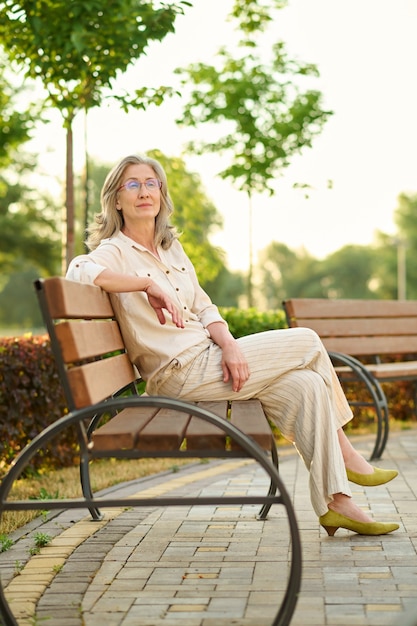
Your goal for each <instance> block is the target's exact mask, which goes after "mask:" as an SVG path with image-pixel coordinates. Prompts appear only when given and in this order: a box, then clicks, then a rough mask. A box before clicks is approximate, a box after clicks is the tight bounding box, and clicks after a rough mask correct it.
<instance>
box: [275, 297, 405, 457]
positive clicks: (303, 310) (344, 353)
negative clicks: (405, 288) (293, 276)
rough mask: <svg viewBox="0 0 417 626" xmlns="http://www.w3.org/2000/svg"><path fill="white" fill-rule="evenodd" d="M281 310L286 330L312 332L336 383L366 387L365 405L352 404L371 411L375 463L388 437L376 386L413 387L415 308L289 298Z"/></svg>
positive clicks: (384, 402) (373, 302) (399, 302)
mask: <svg viewBox="0 0 417 626" xmlns="http://www.w3.org/2000/svg"><path fill="white" fill-rule="evenodd" d="M283 305H284V309H285V313H286V317H287V322H288V326H290V327H295V326H304V327H307V328H312V329H313V330H315V331H316V332H317V334H318V335H319V336H320V338H321V339H322V341H323V344H324V346H325V347H326V349H327V351H328V352H329V354H330V357H331V358H332V360H333V362H334V364H335V366H336V371H337V372H338V375H339V377H340V378H341V381H342V382H351V381H352V377H355V378H356V379H358V380H361V381H362V382H363V383H364V384H365V385H366V387H367V389H368V391H369V393H370V395H371V398H372V399H371V402H370V403H369V404H368V403H366V402H358V403H356V404H360V405H361V406H363V405H369V406H372V407H373V408H374V409H375V412H376V415H377V426H378V430H377V436H376V442H375V447H374V450H373V452H372V455H371V458H372V459H375V458H379V457H380V456H381V455H382V453H383V451H384V448H385V445H386V442H387V440H388V432H389V414H388V413H389V412H388V403H387V400H386V396H385V393H384V391H383V389H382V387H381V383H384V382H395V381H403V380H408V381H413V382H415V381H417V302H416V301H402V300H347V299H340V300H328V299H324V298H290V299H288V300H285V301H284V302H283ZM414 397H415V396H414ZM351 404H355V403H354V402H351Z"/></svg>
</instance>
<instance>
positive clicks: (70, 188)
mask: <svg viewBox="0 0 417 626" xmlns="http://www.w3.org/2000/svg"><path fill="white" fill-rule="evenodd" d="M65 208H66V240H65V241H64V246H63V263H64V265H65V272H66V270H67V268H68V265H69V263H70V261H71V259H73V258H74V250H75V247H74V221H75V219H74V214H75V211H74V164H73V134H72V120H69V121H68V126H67V163H66V193H65Z"/></svg>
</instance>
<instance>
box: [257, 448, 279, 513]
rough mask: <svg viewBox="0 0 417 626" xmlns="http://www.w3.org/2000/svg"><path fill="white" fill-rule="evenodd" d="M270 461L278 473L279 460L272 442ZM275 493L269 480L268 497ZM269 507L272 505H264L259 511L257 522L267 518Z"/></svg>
mask: <svg viewBox="0 0 417 626" xmlns="http://www.w3.org/2000/svg"><path fill="white" fill-rule="evenodd" d="M271 460H272V463H273V464H274V467H276V468H277V471H278V470H279V458H278V452H277V448H276V445H275V442H274V441H273V442H272V446H271ZM276 492H277V486H276V484H275V483H274V481H273V480H272V479H271V482H270V484H269V490H268V496H274V495H275V494H276ZM271 506H272V504H264V505H263V507H262V508H261V510H260V511H259V513H258V515H257V518H258V519H259V520H264V519H266V518H267V517H268V513H269V510H270V508H271Z"/></svg>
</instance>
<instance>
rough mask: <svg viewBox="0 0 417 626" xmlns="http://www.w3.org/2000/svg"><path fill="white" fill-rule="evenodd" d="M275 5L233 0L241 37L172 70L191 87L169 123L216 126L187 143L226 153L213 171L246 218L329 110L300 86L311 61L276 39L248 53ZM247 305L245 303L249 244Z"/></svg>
mask: <svg viewBox="0 0 417 626" xmlns="http://www.w3.org/2000/svg"><path fill="white" fill-rule="evenodd" d="M283 4H284V3H283V2H272V3H271V2H269V3H268V2H267V3H265V2H264V3H261V2H260V3H251V2H244V1H243V0H240V1H236V2H235V5H234V8H233V11H232V16H233V17H234V18H235V19H237V21H238V24H239V27H240V30H241V32H242V36H243V38H242V40H241V41H240V42H239V44H238V46H237V49H236V51H234V53H233V54H231V53H230V52H228V51H227V50H226V49H225V48H222V49H220V51H219V52H218V54H217V58H218V62H217V64H216V65H206V64H204V63H196V64H193V65H190V66H189V67H188V68H186V69H179V70H177V72H178V73H179V74H180V75H181V76H182V85H183V88H184V90H186V89H187V86H188V85H190V84H194V85H195V88H194V89H192V91H191V94H190V96H189V100H188V102H187V103H186V105H185V107H184V112H183V115H182V117H181V119H179V120H177V122H178V123H179V124H185V125H188V126H191V127H194V128H200V126H201V125H202V124H205V123H210V124H211V125H216V126H217V128H218V135H217V137H213V138H212V139H211V140H210V141H204V140H200V141H194V142H192V143H190V144H189V149H191V150H192V151H193V152H195V153H197V154H203V153H205V152H207V151H210V152H215V153H223V152H225V153H226V154H228V155H230V156H231V164H230V165H229V166H228V167H226V168H225V169H224V170H222V171H221V172H220V176H221V177H222V178H224V179H228V178H229V179H231V180H232V181H233V183H234V184H235V185H236V186H237V188H238V189H239V190H241V191H244V192H246V194H247V196H248V200H249V212H250V220H251V213H252V204H251V200H252V195H253V194H254V193H261V192H264V191H268V192H269V193H270V194H273V193H274V192H275V188H274V185H273V181H274V179H275V177H276V176H277V175H278V174H279V173H280V172H282V170H283V169H284V168H286V167H287V166H288V165H289V163H290V161H291V158H292V157H293V156H294V155H295V154H298V153H299V152H301V151H302V149H303V148H305V147H310V146H311V144H312V141H313V138H314V137H315V136H316V135H317V134H318V133H319V132H320V131H321V129H322V127H323V125H324V123H325V122H326V120H327V119H328V117H329V116H330V115H331V113H330V111H326V110H323V109H322V104H321V94H320V93H319V92H318V91H317V90H313V89H309V88H306V89H303V88H302V84H303V79H304V78H307V77H317V76H318V70H317V68H316V66H315V65H312V64H310V63H302V62H298V61H295V60H292V59H290V58H289V57H288V55H287V53H286V51H285V46H284V43H283V42H282V41H278V42H276V43H275V44H273V45H272V47H271V58H270V60H269V62H267V63H265V62H263V61H262V60H260V59H259V58H258V56H257V55H256V52H257V47H258V46H260V44H259V42H258V41H257V37H259V41H262V36H263V35H264V32H265V30H266V27H267V25H268V24H269V23H270V22H271V20H272V16H271V10H272V7H273V6H277V7H278V8H280V7H282V6H283ZM248 6H249V7H250V11H248V10H247V9H248ZM248 304H249V306H252V251H251V250H250V251H249V276H248Z"/></svg>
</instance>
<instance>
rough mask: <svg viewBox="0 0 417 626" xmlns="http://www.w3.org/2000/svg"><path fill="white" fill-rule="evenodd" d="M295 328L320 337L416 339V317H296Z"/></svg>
mask: <svg viewBox="0 0 417 626" xmlns="http://www.w3.org/2000/svg"><path fill="white" fill-rule="evenodd" d="M297 326H306V327H307V328H312V329H313V330H315V331H316V333H317V334H318V335H320V337H349V338H351V337H362V336H371V337H374V336H378V335H379V336H381V337H390V336H394V337H399V336H401V335H409V336H411V337H413V338H414V339H417V317H405V318H404V317H401V318H390V319H389V320H387V318H381V317H372V318H370V317H361V318H355V319H344V318H343V319H341V318H332V317H323V318H321V319H316V318H308V317H306V318H303V317H297Z"/></svg>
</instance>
